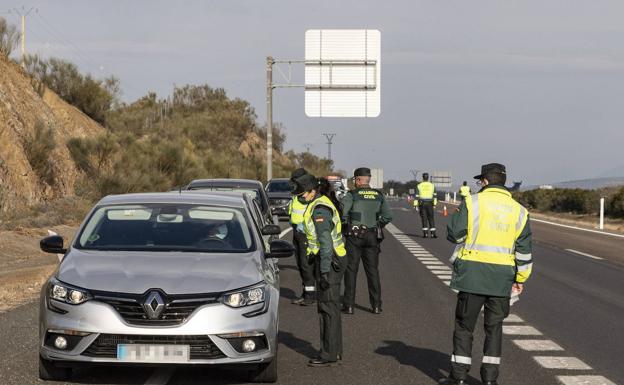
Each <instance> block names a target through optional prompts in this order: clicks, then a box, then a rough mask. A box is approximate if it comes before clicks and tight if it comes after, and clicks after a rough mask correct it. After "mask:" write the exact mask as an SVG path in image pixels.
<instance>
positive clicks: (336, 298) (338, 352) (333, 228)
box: [295, 174, 347, 367]
mask: <svg viewBox="0 0 624 385" xmlns="http://www.w3.org/2000/svg"><path fill="white" fill-rule="evenodd" d="M296 183H297V189H296V190H295V193H297V194H298V195H300V196H301V197H302V198H303V199H304V200H305V201H306V202H307V204H308V206H307V207H306V210H305V213H304V214H303V228H304V232H305V235H306V238H307V242H308V255H310V256H312V257H313V258H314V261H315V273H316V274H315V275H316V287H317V303H318V314H319V319H320V332H321V349H320V352H319V355H318V356H317V357H315V358H312V359H311V360H310V361H309V362H308V365H309V366H313V367H325V366H334V365H336V364H337V362H338V360H341V359H342V322H341V318H340V284H341V282H342V277H343V275H344V271H345V268H346V258H345V256H346V254H347V251H346V249H345V244H344V240H343V238H342V224H341V222H340V213H339V212H338V209H337V203H338V202H334V201H332V200H331V199H330V198H329V197H328V195H329V193H330V184H329V183H324V184H319V181H318V180H317V179H316V178H315V177H314V176H313V175H311V174H306V175H303V176H301V177H299V178H298V179H297V180H296Z"/></svg>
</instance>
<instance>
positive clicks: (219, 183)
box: [186, 179, 262, 189]
mask: <svg viewBox="0 0 624 385" xmlns="http://www.w3.org/2000/svg"><path fill="white" fill-rule="evenodd" d="M191 187H253V188H262V183H261V182H260V181H257V180H253V179H195V180H193V181H191V183H189V184H188V186H186V188H187V189H188V188H191Z"/></svg>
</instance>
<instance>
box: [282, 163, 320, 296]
mask: <svg viewBox="0 0 624 385" xmlns="http://www.w3.org/2000/svg"><path fill="white" fill-rule="evenodd" d="M307 173H308V172H307V171H306V169H304V168H298V169H296V170H295V171H293V172H292V174H291V176H290V182H291V186H292V188H293V191H294V190H295V188H296V184H295V180H296V179H297V178H300V177H302V176H303V175H305V174H307ZM307 206H308V204H307V202H306V201H305V200H304V199H303V198H302V197H301V196H298V195H295V194H293V196H292V199H291V200H290V203H289V205H288V215H289V216H290V224H291V226H292V229H293V244H294V246H295V259H296V261H297V268H298V269H299V275H300V276H301V283H302V286H303V294H302V295H301V297H297V298H295V299H293V300H292V303H293V304H296V305H301V306H309V305H313V304H314V302H315V298H316V285H315V281H314V260H312V259H310V258H308V253H307V248H308V245H307V240H306V235H305V232H304V230H303V214H304V213H305V209H306V207H307Z"/></svg>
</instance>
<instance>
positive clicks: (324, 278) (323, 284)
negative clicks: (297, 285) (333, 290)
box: [319, 273, 329, 290]
mask: <svg viewBox="0 0 624 385" xmlns="http://www.w3.org/2000/svg"><path fill="white" fill-rule="evenodd" d="M319 287H320V288H321V290H327V289H329V273H323V274H321V280H320V281H319Z"/></svg>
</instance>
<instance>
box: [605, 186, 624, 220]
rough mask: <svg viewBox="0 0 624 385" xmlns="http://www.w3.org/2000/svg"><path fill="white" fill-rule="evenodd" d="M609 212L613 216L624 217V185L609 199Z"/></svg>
mask: <svg viewBox="0 0 624 385" xmlns="http://www.w3.org/2000/svg"><path fill="white" fill-rule="evenodd" d="M607 213H608V214H609V215H610V216H613V217H618V218H624V187H620V189H619V190H617V192H616V193H615V194H613V196H612V197H611V199H610V200H609V205H608V206H607Z"/></svg>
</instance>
